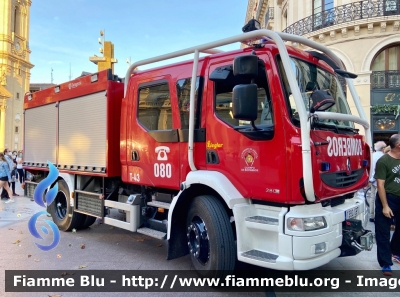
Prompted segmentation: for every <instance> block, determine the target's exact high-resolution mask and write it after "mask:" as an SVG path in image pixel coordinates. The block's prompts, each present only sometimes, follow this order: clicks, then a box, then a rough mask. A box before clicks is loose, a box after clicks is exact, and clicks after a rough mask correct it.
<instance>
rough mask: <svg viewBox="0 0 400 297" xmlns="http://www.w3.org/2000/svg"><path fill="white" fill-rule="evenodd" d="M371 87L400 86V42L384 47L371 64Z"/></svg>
mask: <svg viewBox="0 0 400 297" xmlns="http://www.w3.org/2000/svg"><path fill="white" fill-rule="evenodd" d="M371 70H372V74H371V88H372V89H389V88H399V87H400V44H396V45H392V46H390V47H387V48H385V49H383V50H382V51H381V52H380V53H378V55H377V56H376V57H375V58H374V60H373V62H372V65H371Z"/></svg>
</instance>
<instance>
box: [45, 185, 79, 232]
mask: <svg viewBox="0 0 400 297" xmlns="http://www.w3.org/2000/svg"><path fill="white" fill-rule="evenodd" d="M69 197H70V193H69V189H68V186H67V184H66V182H65V181H64V180H59V181H58V193H57V196H56V198H55V199H54V201H53V203H51V204H50V205H49V206H48V207H47V212H48V213H49V214H50V215H51V217H52V218H53V222H54V223H55V224H56V225H57V226H58V228H59V229H60V230H61V231H71V230H72V229H77V228H79V226H81V225H82V223H83V220H84V219H85V215H83V214H80V213H77V212H74V208H73V207H71V205H70V199H69Z"/></svg>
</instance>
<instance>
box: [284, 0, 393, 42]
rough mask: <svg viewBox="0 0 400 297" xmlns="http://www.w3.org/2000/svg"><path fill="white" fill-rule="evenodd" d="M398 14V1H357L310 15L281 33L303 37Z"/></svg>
mask: <svg viewBox="0 0 400 297" xmlns="http://www.w3.org/2000/svg"><path fill="white" fill-rule="evenodd" d="M398 14H400V9H399V0H366V1H359V2H353V3H350V4H346V5H341V6H337V7H334V8H332V9H329V10H325V11H323V12H319V13H316V14H313V15H310V16H308V17H306V18H304V19H302V20H300V21H298V22H296V23H294V24H292V25H290V26H289V27H287V28H286V29H285V30H283V32H285V33H290V34H296V35H304V34H307V33H310V32H313V31H316V30H320V29H323V28H328V27H331V26H334V25H339V24H344V23H347V22H352V21H356V20H362V19H368V18H374V17H380V16H390V15H398Z"/></svg>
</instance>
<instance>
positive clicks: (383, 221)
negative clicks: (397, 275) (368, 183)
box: [374, 134, 400, 276]
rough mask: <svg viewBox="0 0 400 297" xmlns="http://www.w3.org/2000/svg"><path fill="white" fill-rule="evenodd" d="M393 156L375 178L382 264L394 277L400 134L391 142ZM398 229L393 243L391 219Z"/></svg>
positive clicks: (399, 238) (399, 237)
mask: <svg viewBox="0 0 400 297" xmlns="http://www.w3.org/2000/svg"><path fill="white" fill-rule="evenodd" d="M389 145H390V148H391V150H390V152H389V153H387V154H385V155H384V156H382V157H381V158H380V159H379V160H378V162H377V163H376V168H375V176H374V178H375V179H376V181H377V186H378V194H377V199H376V205H375V233H376V246H377V250H378V262H379V265H380V266H381V267H382V273H383V274H384V275H386V276H391V275H392V268H391V266H392V265H393V262H392V257H393V259H394V260H395V261H396V262H398V263H400V257H399V256H400V230H399V229H400V224H399V222H400V134H394V135H392V137H390V139H389ZM392 217H395V220H396V225H397V226H396V228H395V231H394V233H393V237H392V240H391V241H390V225H391V218H392Z"/></svg>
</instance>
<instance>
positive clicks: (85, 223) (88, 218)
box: [79, 215, 96, 229]
mask: <svg viewBox="0 0 400 297" xmlns="http://www.w3.org/2000/svg"><path fill="white" fill-rule="evenodd" d="M85 217H86V218H85V220H84V221H83V223H82V226H80V227H79V229H87V228H89V227H90V226H92V225H93V224H94V222H96V217H92V216H88V215H85Z"/></svg>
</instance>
